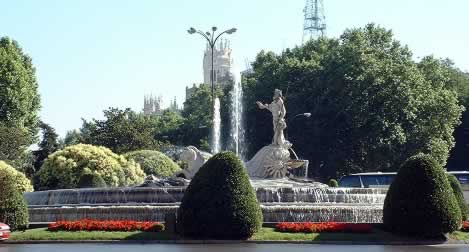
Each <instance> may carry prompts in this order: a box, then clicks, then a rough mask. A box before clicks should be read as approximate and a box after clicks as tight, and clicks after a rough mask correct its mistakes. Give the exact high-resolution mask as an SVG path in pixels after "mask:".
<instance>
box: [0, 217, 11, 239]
mask: <svg viewBox="0 0 469 252" xmlns="http://www.w3.org/2000/svg"><path fill="white" fill-rule="evenodd" d="M8 238H10V227H9V226H8V225H7V224H4V223H1V222H0V241H4V240H7V239H8Z"/></svg>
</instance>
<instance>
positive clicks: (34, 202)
mask: <svg viewBox="0 0 469 252" xmlns="http://www.w3.org/2000/svg"><path fill="white" fill-rule="evenodd" d="M251 183H252V185H253V188H254V190H255V192H256V195H257V199H258V201H259V203H260V204H261V207H262V211H263V215H264V222H282V221H340V222H371V223H376V222H381V218H382V205H383V202H384V198H385V195H386V189H369V188H330V187H328V186H326V185H324V184H320V183H301V182H296V181H292V180H288V179H275V180H252V182H251ZM184 191H185V187H126V188H90V189H63V190H51V191H38V192H30V193H25V195H24V196H25V198H26V201H27V202H28V205H29V215H30V222H53V221H57V220H77V219H83V218H90V219H134V220H142V221H143V220H152V221H163V220H164V216H165V215H166V214H168V213H175V212H176V211H177V208H178V207H179V203H180V202H181V199H182V197H183V195H184Z"/></svg>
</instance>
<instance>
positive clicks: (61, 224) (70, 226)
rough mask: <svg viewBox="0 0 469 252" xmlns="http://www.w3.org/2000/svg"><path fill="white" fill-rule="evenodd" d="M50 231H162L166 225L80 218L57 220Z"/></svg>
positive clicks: (50, 225) (51, 225)
mask: <svg viewBox="0 0 469 252" xmlns="http://www.w3.org/2000/svg"><path fill="white" fill-rule="evenodd" d="M47 230H49V231H124V232H129V231H145V232H160V231H163V230H164V225H163V224H161V223H159V222H149V221H148V222H147V221H145V222H139V221H130V220H117V221H114V220H111V221H99V220H78V221H57V222H55V223H51V224H49V226H48V229H47Z"/></svg>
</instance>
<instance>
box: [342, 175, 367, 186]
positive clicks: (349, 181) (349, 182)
mask: <svg viewBox="0 0 469 252" xmlns="http://www.w3.org/2000/svg"><path fill="white" fill-rule="evenodd" d="M339 186H341V187H362V184H361V182H360V177H359V176H345V177H343V178H341V179H340V181H339Z"/></svg>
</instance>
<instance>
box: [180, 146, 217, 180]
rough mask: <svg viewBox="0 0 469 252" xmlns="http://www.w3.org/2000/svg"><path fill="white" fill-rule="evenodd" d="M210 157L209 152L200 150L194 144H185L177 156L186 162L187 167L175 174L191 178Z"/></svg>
mask: <svg viewBox="0 0 469 252" xmlns="http://www.w3.org/2000/svg"><path fill="white" fill-rule="evenodd" d="M210 157H211V155H210V154H209V153H205V152H202V151H200V150H199V149H197V148H196V147H194V146H187V147H186V148H185V149H184V150H183V151H182V152H181V154H180V156H179V158H180V159H181V160H182V161H185V162H187V168H186V169H184V170H182V171H180V172H179V173H178V174H176V176H177V177H184V178H186V179H192V178H193V177H194V175H195V174H196V173H197V172H198V171H199V169H200V167H201V166H202V165H203V164H204V163H205V162H207V160H208V159H209V158H210Z"/></svg>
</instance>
